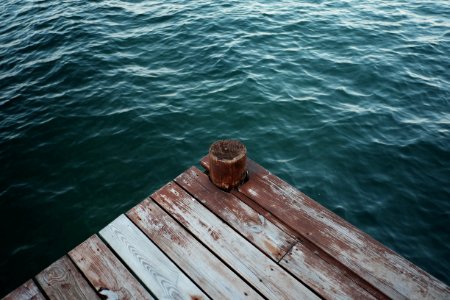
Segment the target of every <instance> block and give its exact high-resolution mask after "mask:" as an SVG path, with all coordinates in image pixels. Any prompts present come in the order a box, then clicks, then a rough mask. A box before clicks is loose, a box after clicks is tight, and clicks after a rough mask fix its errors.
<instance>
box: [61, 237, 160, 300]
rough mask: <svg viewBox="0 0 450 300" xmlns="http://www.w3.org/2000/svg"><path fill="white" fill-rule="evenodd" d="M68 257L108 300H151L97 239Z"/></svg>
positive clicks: (92, 238)
mask: <svg viewBox="0 0 450 300" xmlns="http://www.w3.org/2000/svg"><path fill="white" fill-rule="evenodd" d="M69 256H70V257H71V258H72V260H73V261H74V262H75V264H76V265H77V266H78V268H79V269H80V270H81V271H82V272H83V274H84V275H85V276H86V278H87V279H88V280H89V282H90V283H91V284H92V285H93V286H94V288H95V289H96V290H97V291H98V293H99V294H101V295H103V296H109V298H108V299H113V298H114V299H153V297H152V296H151V295H150V293H149V292H148V291H147V290H146V289H145V288H144V287H143V286H142V285H141V284H140V283H139V281H138V280H137V279H136V278H134V277H133V275H132V274H131V273H130V271H128V269H127V268H126V267H125V266H124V265H123V264H122V263H121V262H120V260H119V259H118V258H117V257H116V256H115V255H114V254H113V253H112V251H111V250H110V249H109V248H108V247H107V246H106V245H105V244H104V243H103V242H102V241H101V240H100V239H99V237H98V236H97V235H93V236H91V237H90V238H88V239H87V240H86V241H84V242H83V243H81V244H80V245H78V246H77V247H76V248H75V249H73V250H72V251H70V252H69Z"/></svg>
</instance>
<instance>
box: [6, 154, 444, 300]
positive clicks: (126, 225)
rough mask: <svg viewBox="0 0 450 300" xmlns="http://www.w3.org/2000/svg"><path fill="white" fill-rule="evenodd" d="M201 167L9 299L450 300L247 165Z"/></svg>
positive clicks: (413, 270)
mask: <svg viewBox="0 0 450 300" xmlns="http://www.w3.org/2000/svg"><path fill="white" fill-rule="evenodd" d="M201 164H202V166H203V167H204V168H205V170H206V172H203V171H201V170H200V169H198V168H196V167H191V168H189V169H188V170H186V171H185V172H184V173H182V174H181V175H179V176H178V177H177V178H175V180H173V181H171V182H169V183H168V184H166V185H165V186H164V187H162V188H161V189H160V190H158V191H156V192H155V193H154V194H152V195H151V196H150V197H148V198H147V199H145V200H144V201H142V202H141V203H139V204H138V205H137V206H135V207H133V208H132V209H131V210H130V211H128V212H127V213H126V214H124V215H120V216H119V217H118V218H117V219H115V220H114V221H113V222H112V223H110V224H109V225H108V226H106V227H105V228H104V229H102V230H101V231H100V232H99V234H98V235H93V236H91V237H90V238H89V239H87V240H86V241H84V242H83V243H82V244H80V245H79V246H77V247H76V248H75V249H73V250H72V251H70V252H69V253H68V254H67V255H65V256H63V257H62V258H61V259H59V260H58V261H56V262H55V263H53V264H52V265H50V266H49V267H48V268H46V269H45V270H43V271H42V272H41V273H39V274H38V275H36V276H35V277H34V278H32V279H30V280H29V281H27V282H26V283H25V284H23V285H22V286H20V287H19V288H17V289H16V290H14V291H13V292H11V293H10V294H9V295H7V296H6V297H5V299H46V298H49V299H191V300H192V299H210V298H211V299H317V298H325V299H386V298H393V299H450V289H449V287H448V286H446V285H445V284H444V283H442V282H440V281H439V280H437V279H436V278H434V277H432V276H431V275H430V274H428V273H426V272H425V271H423V270H421V269H420V268H418V267H417V266H415V265H414V264H412V263H411V262H409V261H407V260H406V259H404V258H403V257H401V256H399V255H398V254H396V253H394V252H393V251H391V250H389V249H387V248H386V247H384V246H383V245H381V244H380V243H379V242H377V241H375V240H374V239H373V238H371V237H370V236H368V235H367V234H365V233H364V232H362V231H360V230H359V229H357V228H355V227H354V226H352V225H351V224H349V223H347V222H346V221H345V220H343V219H342V218H340V217H338V216H337V215H335V214H334V213H332V212H331V211H329V210H327V209H326V208H324V207H323V206H321V205H320V204H318V203H317V202H315V201H313V200H311V199H310V198H309V197H307V196H306V195H304V194H303V193H301V192H299V191H298V190H297V189H295V188H293V187H292V186H290V185H289V184H287V183H286V182H284V181H282V180H281V179H280V178H278V177H276V176H275V175H273V174H271V173H270V172H269V171H267V170H266V169H264V168H263V167H261V166H260V165H258V164H257V163H255V162H253V161H250V160H248V161H247V168H248V172H249V173H248V175H249V176H248V181H247V182H245V183H244V184H242V185H241V186H240V187H239V188H238V189H234V190H232V191H230V192H225V191H223V190H221V189H218V188H217V187H216V186H215V185H214V184H212V183H211V182H210V180H209V177H208V175H207V174H205V173H207V172H208V169H209V164H208V160H207V159H206V158H204V159H202V161H201Z"/></svg>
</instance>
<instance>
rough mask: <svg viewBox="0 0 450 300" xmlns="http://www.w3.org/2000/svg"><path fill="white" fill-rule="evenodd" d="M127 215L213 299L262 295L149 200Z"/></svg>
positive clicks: (258, 297) (257, 297) (254, 297)
mask: <svg viewBox="0 0 450 300" xmlns="http://www.w3.org/2000/svg"><path fill="white" fill-rule="evenodd" d="M127 215H128V217H129V218H130V219H131V220H132V221H133V222H134V223H135V224H136V225H137V226H138V227H139V228H140V229H141V230H142V231H143V232H144V233H145V234H146V235H147V236H148V237H149V238H150V239H151V240H152V241H153V242H154V243H155V244H156V245H157V246H158V247H159V248H160V249H161V250H162V251H163V252H164V253H165V254H166V255H167V256H169V257H170V258H171V259H172V260H173V261H174V262H175V263H176V264H177V265H178V266H179V267H180V268H181V269H182V270H183V271H184V272H185V273H186V274H187V275H188V276H189V277H190V278H191V279H192V280H193V281H194V282H196V283H197V285H198V286H200V287H201V288H202V289H203V290H204V291H205V292H206V293H207V294H208V295H209V296H210V297H211V298H213V299H262V298H261V296H259V295H258V294H257V293H256V292H255V291H254V290H253V289H252V288H251V287H250V286H249V285H248V284H246V283H245V282H244V281H243V280H242V279H241V278H239V277H238V276H237V275H236V274H235V273H233V271H231V270H230V269H229V268H228V267H227V266H226V265H225V264H223V263H222V262H221V261H220V260H219V259H218V258H217V257H216V256H214V254H212V253H211V252H210V251H209V250H207V249H206V248H205V247H204V246H203V245H202V244H201V243H200V242H198V241H197V240H196V239H195V238H194V237H193V236H192V235H191V234H189V232H187V230H186V229H184V228H183V226H181V225H180V224H178V223H177V222H176V221H175V220H174V219H172V217H170V216H169V215H168V214H167V213H166V212H165V211H164V210H162V209H161V208H160V207H159V206H158V205H157V204H156V203H155V202H154V201H153V200H151V199H147V200H144V201H143V202H141V203H140V204H139V205H137V206H135V207H134V208H133V209H131V210H130V211H129V212H128V213H127Z"/></svg>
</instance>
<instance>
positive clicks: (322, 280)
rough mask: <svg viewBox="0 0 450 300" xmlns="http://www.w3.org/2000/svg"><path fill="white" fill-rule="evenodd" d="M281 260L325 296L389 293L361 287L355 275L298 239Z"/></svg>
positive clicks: (377, 296) (369, 296)
mask: <svg viewBox="0 0 450 300" xmlns="http://www.w3.org/2000/svg"><path fill="white" fill-rule="evenodd" d="M280 264H281V265H282V266H283V267H285V268H286V269H287V270H289V271H290V272H291V273H292V274H294V275H295V276H296V277H298V278H302V279H303V281H304V282H305V283H306V284H308V285H309V286H311V287H313V288H314V290H315V291H317V292H318V293H319V294H320V295H321V296H322V297H324V298H325V299H388V297H386V296H384V295H382V294H380V293H376V292H373V291H370V292H369V291H367V290H366V289H364V287H363V285H361V284H360V283H359V282H358V280H357V278H354V276H351V275H350V274H348V272H346V270H345V269H343V268H339V267H337V266H336V265H334V264H330V263H328V262H327V261H326V260H325V259H323V258H321V257H320V252H313V251H311V250H310V249H309V247H307V246H305V245H304V244H303V243H297V244H296V245H295V246H294V247H293V248H292V249H291V250H290V251H289V252H288V254H287V255H286V256H285V257H284V258H283V260H281V262H280Z"/></svg>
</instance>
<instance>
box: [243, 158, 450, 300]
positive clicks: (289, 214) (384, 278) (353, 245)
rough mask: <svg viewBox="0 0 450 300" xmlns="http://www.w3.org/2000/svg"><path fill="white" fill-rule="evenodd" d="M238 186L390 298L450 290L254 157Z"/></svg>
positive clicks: (445, 294)
mask: <svg viewBox="0 0 450 300" xmlns="http://www.w3.org/2000/svg"><path fill="white" fill-rule="evenodd" d="M247 165H248V169H249V177H250V180H249V181H248V182H246V183H245V184H244V185H242V186H241V187H240V188H239V191H240V192H241V193H243V194H245V195H246V196H248V197H249V198H251V199H252V200H253V201H255V202H256V203H258V204H259V205H261V206H262V207H264V208H265V209H267V210H268V211H270V212H271V213H272V214H273V215H275V216H276V217H278V218H279V219H281V220H283V221H284V222H285V223H286V224H287V225H289V226H290V227H291V228H293V229H295V230H296V231H297V232H298V233H300V234H301V235H302V236H303V237H305V238H306V239H308V240H310V241H311V242H312V243H314V244H315V245H317V246H318V247H319V248H321V249H322V250H323V251H325V252H326V253H328V254H329V255H330V256H332V257H334V258H335V259H337V260H338V261H339V262H340V263H342V264H343V265H345V266H346V267H347V268H349V269H350V270H352V271H353V272H354V273H355V274H357V275H358V276H360V277H361V278H363V279H364V280H365V281H367V282H369V283H370V284H372V285H373V286H375V287H376V288H377V289H379V290H380V291H382V292H383V293H384V294H386V295H388V296H389V297H392V298H396V299H404V298H408V299H424V298H427V299H445V298H447V299H448V298H450V289H449V287H448V286H446V285H445V284H444V283H442V282H440V281H439V280H437V279H436V278H434V277H433V276H431V275H430V274H428V273H426V272H425V271H423V270H422V269H420V268H419V267H417V266H415V265H414V264H412V263H411V262H409V261H408V260H406V259H405V258H403V257H401V256H400V255H398V254H397V253H395V252H393V251H392V250H390V249H388V248H386V247H385V246H383V245H382V244H380V243H379V242H377V241H376V240H374V239H373V238H372V237H370V236H369V235H367V234H366V233H364V232H362V231H361V230H359V229H357V228H356V227H354V226H352V225H351V224H349V223H348V222H346V221H345V220H343V219H342V218H340V217H339V216H337V215H336V214H334V213H332V212H331V211H329V210H328V209H326V208H324V207H323V206H321V205H320V204H318V203H317V202H315V201H313V200H312V199H310V198H309V197H308V196H306V195H304V194H303V193H301V192H300V191H298V190H297V189H295V188H293V187H292V186H290V185H289V184H287V183H286V182H284V181H283V180H281V179H280V178H278V177H276V176H275V175H273V174H271V173H270V172H269V171H267V170H265V169H264V168H262V167H261V166H259V165H258V164H256V163H255V162H253V161H251V160H248V164H247Z"/></svg>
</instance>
